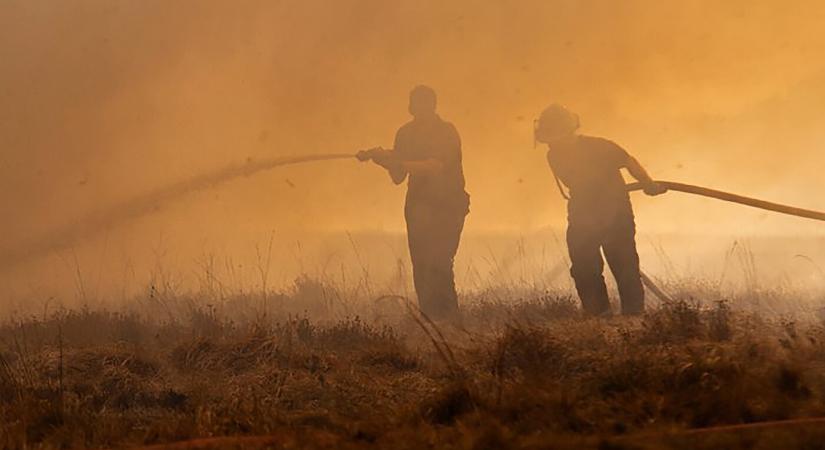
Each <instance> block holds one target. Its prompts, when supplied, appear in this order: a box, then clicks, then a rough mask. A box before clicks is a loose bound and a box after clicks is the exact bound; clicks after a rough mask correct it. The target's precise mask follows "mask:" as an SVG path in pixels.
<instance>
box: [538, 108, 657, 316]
mask: <svg viewBox="0 0 825 450" xmlns="http://www.w3.org/2000/svg"><path fill="white" fill-rule="evenodd" d="M578 128H579V117H578V116H577V115H575V114H573V113H571V112H570V111H568V110H567V109H566V108H564V107H563V106H559V105H552V106H550V107H548V108H547V109H545V110H544V111H543V112H542V113H541V116H540V117H539V119H538V120H537V121H536V123H535V139H536V141H539V142H543V143H546V144H547V145H548V151H547V162H548V163H550V169H551V170H552V172H553V175H554V177H556V184H557V185H558V187H559V190H560V191H561V193H562V196H564V197H565V198H566V199H568V203H567V222H568V226H567V247H568V251H569V253H570V262H571V266H572V267H571V268H570V274H571V275H572V276H573V280H574V281H575V284H576V291H577V292H578V294H579V298H581V301H582V306H583V307H584V310H585V311H586V312H587V313H589V314H593V315H604V314H609V312H610V303H609V301H608V297H607V287H606V286H605V283H604V276H603V275H602V272H603V270H604V260H603V259H602V251H604V258H605V259H607V264H608V265H609V266H610V270H611V271H612V272H613V276H614V277H615V278H616V284H617V285H618V288H619V296H620V298H621V307H622V313H623V314H640V313H641V312H643V311H644V289H643V288H642V280H641V274H640V271H639V255H638V253H637V252H636V240H635V236H636V224H635V222H634V218H633V207H632V206H631V204H630V197H629V196H628V193H627V189H626V188H625V182H624V179H623V178H622V174H621V171H620V169H622V168H626V169H627V170H628V172H629V173H630V175H632V176H633V177H634V178H636V179H637V180H639V181H640V182H641V183H642V184H643V186H644V192H645V193H646V194H648V195H659V194H662V193H664V192H666V190H667V189H665V188H664V187H662V186H661V185H659V184H657V183H656V182H654V181H653V180H652V179H651V178H650V176H649V175H648V174H647V172H646V171H645V169H644V168H643V167H642V166H641V164H639V162H638V161H636V159H635V158H633V157H632V156H630V155H629V154H628V153H627V152H626V151H625V150H624V149H623V148H621V147H619V146H618V145H617V144H615V143H614V142H611V141H609V140H607V139H602V138H597V137H590V136H583V135H579V134H577V133H576V131H577V130H578ZM562 183H564V185H565V186H567V188H568V189H569V194H566V193H565V192H564V188H563V187H562Z"/></svg>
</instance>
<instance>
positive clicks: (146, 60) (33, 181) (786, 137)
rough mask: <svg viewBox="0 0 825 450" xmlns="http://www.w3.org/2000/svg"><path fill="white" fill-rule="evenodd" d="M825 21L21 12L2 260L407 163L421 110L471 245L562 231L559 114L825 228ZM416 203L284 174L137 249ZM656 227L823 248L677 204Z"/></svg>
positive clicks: (353, 184)
mask: <svg viewBox="0 0 825 450" xmlns="http://www.w3.org/2000/svg"><path fill="white" fill-rule="evenodd" d="M823 23H825V5H823V4H822V3H821V2H816V1H810V2H805V1H797V2H786V1H750V0H749V1H739V0H735V1H734V0H732V1H725V2H718V1H697V2H662V1H621V2H616V1H572V0H568V1H549V0H528V1H520V2H509V1H495V0H490V1H469V0H461V1H422V0H394V1H386V0H362V1H348V0H341V1H329V0H325V1H315V0H301V1H291V0H287V1H214V0H200V1H187V0H181V1H168V0H143V1H137V0H131V1H109V0H77V1H71V2H65V1H45V0H38V1H28V0H5V1H3V2H2V4H0V179H2V187H3V189H0V205H2V210H3V212H4V217H3V221H2V225H0V227H2V230H0V231H2V232H0V248H3V247H8V246H10V245H12V244H13V243H15V242H18V241H21V240H25V239H31V238H33V237H35V236H38V235H40V234H42V233H45V232H48V230H50V229H52V228H54V227H59V226H62V225H65V224H67V223H71V222H72V221H75V220H77V219H78V218H80V217H82V216H83V215H84V214H85V213H87V212H89V211H92V210H95V209H98V208H101V207H105V206H106V205H108V204H114V203H117V202H119V201H122V200H124V199H128V198H130V197H131V196H134V195H139V194H141V193H144V192H147V191H150V190H152V189H154V188H156V187H157V186H161V185H164V184H169V183H173V182H176V181H179V180H181V179H186V178H187V177H191V176H195V175H198V174H199V173H202V172H206V171H211V170H216V169H220V168H221V167H224V166H226V165H229V164H236V163H242V162H243V161H245V160H247V159H248V158H251V159H253V160H255V159H263V158H268V157H276V156H284V155H302V154H312V153H329V152H353V153H354V152H355V151H357V150H359V149H363V148H368V147H373V146H378V145H382V146H391V145H392V139H393V136H394V133H395V130H396V129H397V128H398V127H399V126H400V125H401V124H402V123H404V122H405V121H406V120H408V116H407V113H406V97H407V93H408V91H409V89H410V88H411V87H412V86H414V85H416V84H420V83H424V84H429V85H431V86H433V87H434V88H435V89H436V90H437V91H438V93H439V101H440V106H439V109H440V112H441V114H442V116H443V117H444V118H446V119H447V120H450V121H452V122H453V123H455V125H456V126H457V127H458V130H459V132H460V134H461V136H462V139H463V150H464V161H465V172H466V177H467V184H468V191H469V192H470V193H471V195H472V213H471V216H470V219H469V221H468V224H467V232H468V233H473V232H488V231H509V232H517V233H521V232H528V231H530V230H536V229H540V228H542V227H547V226H562V225H563V223H564V204H563V202H562V201H561V199H560V198H559V196H558V193H557V192H556V191H555V186H554V184H553V182H552V178H551V177H550V173H549V171H548V169H547V167H546V164H545V162H544V161H545V160H544V151H543V150H542V149H534V148H533V142H532V120H533V118H534V117H535V116H536V115H537V114H538V113H539V112H540V111H541V109H542V108H543V107H544V106H546V105H547V104H549V103H551V102H562V103H564V104H566V105H568V106H569V107H570V108H571V109H573V110H575V111H577V112H578V113H579V114H580V115H581V117H582V123H583V131H584V132H585V133H591V134H595V135H601V136H604V137H608V138H611V139H613V140H615V141H617V142H618V143H620V144H621V145H623V146H624V147H625V148H627V149H628V150H629V151H630V152H631V153H632V154H634V155H635V156H636V157H637V158H638V159H639V160H640V161H641V162H642V163H643V164H644V165H645V166H646V167H647V168H648V170H649V171H650V172H651V173H652V174H653V175H654V176H655V177H658V178H662V179H672V180H676V181H684V182H689V183H696V184H702V185H707V186H710V187H716V188H720V189H725V190H730V191H734V192H737V193H741V194H745V195H751V196H755V197H764V198H766V199H769V200H776V201H783V202H787V203H791V204H794V205H798V206H802V207H809V208H812V209H825V201H823V196H822V195H821V192H823V190H825V178H823V177H822V176H821V171H822V168H823V163H825V152H823V144H825V127H823V126H822V125H821V124H822V123H823V120H825V108H823V107H822V105H823V104H825V58H822V55H823V54H825V32H823V31H822V24H823ZM402 202H403V189H402V188H398V187H394V186H392V185H391V184H390V183H389V180H388V178H387V177H386V174H384V173H382V172H381V171H380V170H378V169H377V168H376V167H373V166H368V165H362V164H359V163H357V162H355V161H334V162H326V163H313V164H309V165H305V166H301V167H295V168H284V169H276V170H273V171H271V172H268V173H265V174H261V175H257V176H255V177H251V178H249V179H242V180H238V181H236V182H233V183H231V184H228V185H226V186H224V187H223V188H221V189H219V190H214V191H208V192H200V193H195V194H192V195H191V196H189V197H187V198H186V199H184V201H180V202H177V203H174V204H170V205H165V206H164V207H163V208H162V209H161V210H160V211H159V212H158V214H157V217H155V218H154V219H152V220H153V221H149V222H146V223H143V224H136V225H132V226H131V227H130V228H129V229H128V230H127V232H126V233H125V234H123V235H122V236H123V238H124V239H125V238H129V237H130V236H131V238H132V239H139V238H140V237H141V236H144V235H147V234H152V233H157V229H158V227H161V225H160V224H163V225H162V227H165V228H164V229H167V230H168V229H171V230H176V231H175V232H176V233H178V235H179V237H180V238H181V239H184V238H185V237H186V236H209V237H210V239H221V237H222V236H232V235H237V234H243V233H256V232H257V233H260V232H262V231H265V230H270V229H292V230H302V231H307V232H310V231H313V230H317V231H329V230H333V231H342V230H388V231H399V230H402V229H403V218H402V215H401V211H402ZM637 215H638V216H639V222H640V228H642V229H644V230H648V231H651V230H652V231H657V230H658V231H683V230H689V231H691V232H694V231H697V230H698V231H701V232H707V233H711V232H713V233H739V232H753V233H774V234H775V233H821V232H822V227H821V225H820V224H818V223H807V222H802V221H801V220H797V219H788V218H781V217H774V216H769V215H767V214H765V213H761V212H757V211H750V210H747V209H744V208H742V207H736V206H730V205H724V204H717V203H713V202H712V201H710V200H702V199H698V198H688V197H684V196H680V195H678V194H673V195H669V196H666V197H660V198H656V199H646V198H638V201H637Z"/></svg>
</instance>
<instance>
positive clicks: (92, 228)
mask: <svg viewBox="0 0 825 450" xmlns="http://www.w3.org/2000/svg"><path fill="white" fill-rule="evenodd" d="M364 157H365V154H364V152H361V153H359V154H356V155H354V154H352V153H332V154H319V155H306V156H295V157H283V158H273V159H267V160H261V161H248V162H247V163H246V164H242V165H233V166H229V167H227V168H224V169H220V170H216V171H213V172H209V173H206V174H203V175H198V176H194V177H191V178H189V179H187V180H184V181H181V182H178V183H173V184H171V185H167V186H165V187H162V188H160V189H156V190H154V191H150V192H149V193H147V194H144V195H141V196H137V197H134V198H132V199H130V200H127V201H124V202H121V203H118V204H115V205H112V206H110V207H108V208H106V209H102V210H99V211H96V212H93V213H91V214H89V215H87V216H86V217H84V218H82V219H80V220H77V221H75V222H74V223H71V224H69V225H67V226H64V227H62V228H59V229H56V230H52V231H51V232H49V233H46V234H45V235H43V236H40V237H38V238H36V239H33V240H31V241H28V242H23V243H21V244H19V245H16V246H15V247H13V248H10V249H4V250H2V251H0V271H2V270H3V269H7V268H10V267H12V266H15V265H17V264H20V263H22V262H25V261H29V260H32V259H36V258H39V257H42V256H46V255H47V254H49V253H52V252H54V251H58V250H61V249H65V248H67V247H70V246H72V245H74V244H75V243H77V242H79V241H81V240H83V239H88V238H90V237H93V236H95V235H97V234H100V233H102V232H105V231H107V230H109V229H112V228H115V227H117V226H119V225H121V224H123V223H125V222H128V221H130V220H134V219H137V218H139V217H142V216H145V215H148V214H151V213H152V212H154V211H156V210H158V209H159V208H160V207H161V206H162V205H163V204H165V203H168V202H170V201H173V200H175V199H177V198H179V197H182V196H184V195H187V194H190V193H192V192H195V191H200V190H204V189H210V188H213V187H216V186H218V185H221V184H224V183H226V182H229V181H231V180H233V179H236V178H241V177H249V176H251V175H254V174H256V173H259V172H262V171H266V170H270V169H273V168H276V167H280V166H286V165H293V164H301V163H307V162H313V161H329V160H336V159H350V158H358V159H359V160H362V161H363V160H364V159H365V158H364ZM659 183H660V184H662V185H663V186H665V187H666V188H668V190H671V191H678V192H684V193H689V194H694V195H700V196H704V197H710V198H715V199H718V200H723V201H728V202H734V203H738V204H742V205H746V206H751V207H754V208H760V209H764V210H768V211H774V212H778V213H782V214H789V215H793V216H797V217H803V218H808V219H814V220H822V221H825V213H823V212H819V211H813V210H807V209H802V208H796V207H792V206H788V205H783V204H779V203H772V202H768V201H764V200H758V199H754V198H750V197H744V196H741V195H736V194H731V193H729V192H723V191H719V190H715V189H709V188H705V187H700V186H694V185H689V184H684V183H676V182H672V181H660V182H659ZM627 189H628V191H636V190H639V189H642V184H641V183H632V184H628V185H627ZM643 279H647V281H646V284H648V285H651V286H652V281H650V279H649V278H648V277H647V276H644V275H643ZM651 286H649V287H651ZM651 290H653V291H654V293H656V294H657V296H660V297H662V296H663V295H664V293H662V292H661V290H659V289H658V288H655V287H651ZM657 291H658V293H657ZM659 294H661V295H659Z"/></svg>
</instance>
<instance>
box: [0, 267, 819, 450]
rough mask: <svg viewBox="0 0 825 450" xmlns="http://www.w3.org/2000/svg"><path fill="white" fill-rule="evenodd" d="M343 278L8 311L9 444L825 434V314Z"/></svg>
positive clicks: (423, 443) (0, 384)
mask: <svg viewBox="0 0 825 450" xmlns="http://www.w3.org/2000/svg"><path fill="white" fill-rule="evenodd" d="M683 288H684V289H687V290H686V291H685V292H688V293H689V292H690V290H689V289H688V287H683ZM695 289H696V290H695V292H697V293H701V292H704V291H702V289H701V288H700V287H696V288H695ZM333 291H334V290H333V289H331V288H328V287H325V286H324V285H323V284H321V283H317V282H313V281H309V280H303V281H301V282H300V283H299V284H297V285H296V288H295V289H293V290H291V291H289V292H286V293H281V294H274V293H273V294H271V295H268V296H260V295H258V296H253V295H249V296H236V297H231V298H225V299H223V301H220V302H214V303H205V302H204V301H199V300H198V298H197V297H192V298H189V297H186V296H174V297H173V296H167V297H164V298H161V297H160V296H158V295H156V293H154V292H152V293H150V295H147V296H146V297H145V298H142V299H138V300H135V302H137V303H136V304H135V305H134V308H132V309H130V308H123V310H122V311H120V312H104V311H100V310H89V309H78V310H59V311H56V312H54V311H52V312H49V311H44V312H43V313H42V314H37V315H27V316H14V317H13V318H11V319H8V320H6V322H5V323H4V324H3V325H2V328H0V398H2V401H1V402H0V446H1V447H3V448H123V447H144V446H157V448H166V447H167V446H169V447H171V448H462V449H465V448H466V449H485V448H600V449H618V448H626V449H633V448H639V449H645V448H651V449H653V448H677V449H681V448H684V449H687V448H764V449H768V448H821V447H820V446H821V442H823V441H825V431H823V430H824V429H825V426H824V425H825V422H817V419H816V418H818V417H825V325H823V323H821V321H819V320H818V319H817V318H816V315H815V314H813V315H810V316H807V317H801V316H800V317H796V318H795V317H794V316H792V315H784V314H776V313H771V312H768V309H767V308H765V312H760V311H755V310H754V309H753V308H745V306H746V303H748V302H750V303H753V301H754V299H753V298H750V299H749V298H748V297H742V298H731V299H728V300H721V299H707V300H704V299H703V300H702V301H699V300H694V299H692V298H691V297H690V296H689V295H680V296H679V297H678V298H677V299H676V300H673V301H672V302H669V303H663V304H658V305H656V306H654V307H653V308H651V310H650V311H649V312H648V313H647V314H646V315H645V316H643V317H640V318H620V317H616V318H609V319H588V318H584V317H581V316H580V314H579V312H578V308H577V307H576V305H575V303H573V300H572V299H570V298H567V297H565V296H563V295H558V296H557V295H553V294H545V295H535V296H529V295H526V296H523V297H520V298H519V297H513V298H509V299H501V298H499V297H500V295H491V294H490V293H485V294H478V295H476V296H474V297H473V298H467V299H465V316H464V320H463V323H462V324H461V325H448V324H433V323H429V322H428V321H427V320H426V319H421V318H419V317H418V315H416V314H414V313H412V312H411V310H410V308H409V307H408V306H406V304H405V302H404V301H403V300H401V299H400V298H395V297H385V298H379V299H376V300H373V301H371V302H370V303H369V304H368V305H360V306H358V305H349V306H347V307H341V303H340V302H342V301H343V300H344V297H345V294H344V293H341V292H333ZM512 295H515V294H512ZM750 295H751V296H755V297H759V296H762V297H763V302H762V303H763V304H764V303H765V302H768V303H769V302H770V301H775V302H792V301H793V298H792V297H793V294H791V293H785V294H782V293H773V294H769V293H764V292H763V293H755V292H754V293H751V294H750ZM783 295H784V297H783ZM765 299H769V300H765ZM332 301H335V302H339V303H337V305H338V306H337V307H336V308H332V307H331V306H330V305H331V302H332ZM262 305H266V306H267V308H263V307H262ZM136 311H140V312H139V313H138V312H136Z"/></svg>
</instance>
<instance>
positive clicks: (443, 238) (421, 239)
mask: <svg viewBox="0 0 825 450" xmlns="http://www.w3.org/2000/svg"><path fill="white" fill-rule="evenodd" d="M463 227H464V215H463V214H445V213H441V214H427V215H425V216H424V217H421V216H420V215H416V214H408V216H407V236H408V243H409V247H410V259H411V260H412V266H413V281H414V284H415V290H416V294H417V296H418V304H419V308H420V309H421V311H422V312H423V313H424V314H426V315H427V316H428V317H430V318H435V319H442V318H450V317H452V316H454V315H456V314H457V313H458V295H457V294H456V288H455V276H454V271H453V265H454V259H455V254H456V252H457V250H458V244H459V241H460V238H461V231H462V229H463Z"/></svg>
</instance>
